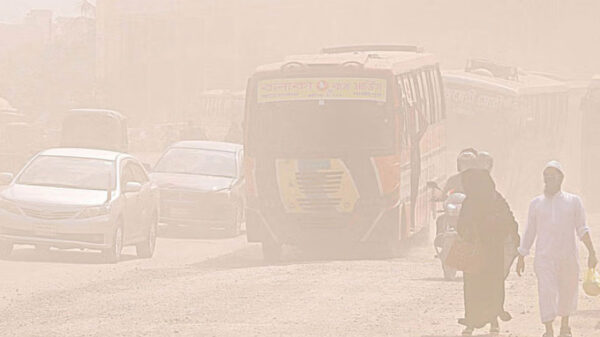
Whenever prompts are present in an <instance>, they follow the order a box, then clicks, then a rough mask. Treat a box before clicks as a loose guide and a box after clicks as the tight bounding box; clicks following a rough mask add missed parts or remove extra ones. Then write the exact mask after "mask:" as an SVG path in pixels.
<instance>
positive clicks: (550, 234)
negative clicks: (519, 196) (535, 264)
mask: <svg viewBox="0 0 600 337" xmlns="http://www.w3.org/2000/svg"><path fill="white" fill-rule="evenodd" d="M587 232H589V228H588V227H587V225H586V223H585V210H584V209H583V204H582V202H581V199H580V198H579V197H578V196H576V195H574V194H570V193H566V192H558V193H556V194H555V195H553V196H550V197H548V196H546V195H540V196H538V197H537V198H535V199H533V201H531V204H530V205H529V217H528V222H527V228H526V229H525V233H524V234H523V238H522V240H521V246H520V247H519V253H520V254H521V255H523V256H526V255H529V251H530V249H531V246H532V245H533V242H534V241H536V237H537V243H536V249H535V256H536V259H538V258H543V259H546V258H550V259H553V260H554V259H572V258H575V259H577V257H578V253H577V242H576V239H575V234H577V236H579V239H581V238H583V236H584V235H585V234H586V233H587Z"/></svg>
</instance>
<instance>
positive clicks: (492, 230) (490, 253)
mask: <svg viewBox="0 0 600 337" xmlns="http://www.w3.org/2000/svg"><path fill="white" fill-rule="evenodd" d="M462 180H463V187H464V189H465V193H466V195H467V198H466V199H465V201H464V202H463V204H462V208H461V212H460V216H459V219H458V228H457V229H458V233H459V235H461V237H463V238H465V239H468V240H478V241H479V242H480V243H481V245H480V247H481V250H480V254H481V255H482V258H483V260H484V261H485V263H484V267H483V269H482V270H481V271H480V272H479V273H473V274H472V273H464V279H463V280H464V300H465V318H464V319H463V320H460V322H461V323H462V324H464V325H467V326H470V327H474V328H481V327H483V326H485V325H486V324H488V323H490V322H493V321H496V319H497V318H498V316H502V317H506V314H505V311H504V296H505V294H504V278H505V277H504V276H505V274H504V245H505V242H506V239H507V237H508V236H511V237H513V238H514V237H517V238H518V231H517V230H518V225H517V222H516V221H515V219H514V216H513V214H512V212H511V211H510V208H509V206H508V203H507V202H506V200H504V198H503V197H502V196H501V195H500V194H499V193H498V192H496V189H495V184H494V182H493V180H492V178H491V177H490V175H489V173H488V172H487V171H485V170H468V171H465V172H464V173H463V175H462Z"/></svg>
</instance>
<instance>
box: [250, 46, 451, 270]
mask: <svg viewBox="0 0 600 337" xmlns="http://www.w3.org/2000/svg"><path fill="white" fill-rule="evenodd" d="M444 120H445V105H444V93H443V87H442V80H441V73H440V70H439V65H438V61H437V60H436V59H435V57H434V56H433V55H432V54H428V53H425V52H423V51H422V49H420V48H417V47H412V46H389V45H387V46H351V47H337V48H328V49H324V50H323V51H322V52H321V53H320V54H313V55H298V56H290V57H287V58H286V59H285V60H284V61H283V62H280V63H275V64H268V65H263V66H260V67H258V68H257V70H256V71H255V72H254V74H253V75H252V76H251V78H250V79H249V81H248V86H247V92H246V109H245V118H244V145H245V152H246V157H245V164H244V165H245V186H246V199H247V209H246V228H247V237H248V241H249V242H260V243H262V249H263V255H264V257H265V259H267V260H277V259H279V258H280V256H281V247H282V245H294V246H299V247H301V248H302V247H312V246H314V245H325V246H331V245H334V244H337V245H344V246H347V245H360V246H362V245H363V243H364V245H366V246H371V245H373V246H378V247H390V248H393V247H394V246H395V244H397V243H398V242H400V240H402V239H406V238H408V237H410V236H411V235H413V234H415V233H418V232H422V231H424V230H427V229H428V224H429V221H430V220H431V219H430V218H431V210H430V206H431V205H430V204H429V199H428V198H429V197H430V196H427V193H428V192H427V188H426V185H427V184H426V182H427V181H440V182H441V181H443V180H444V179H445V174H444V169H445V166H446V164H445V163H444V152H445V148H444V138H445V136H444V132H445V126H444ZM389 251H390V250H388V252H389Z"/></svg>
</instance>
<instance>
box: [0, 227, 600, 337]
mask: <svg viewBox="0 0 600 337" xmlns="http://www.w3.org/2000/svg"><path fill="white" fill-rule="evenodd" d="M593 227H594V228H597V230H595V233H596V236H595V237H594V239H595V243H596V244H597V246H598V247H600V240H599V239H600V226H598V225H594V226H593ZM162 234H163V236H162V237H161V238H159V241H158V246H157V251H156V255H155V257H154V258H152V259H149V260H140V259H136V258H135V257H134V256H132V255H131V254H132V253H133V250H132V249H128V250H127V252H126V253H127V254H126V256H125V261H123V262H121V263H119V264H117V265H107V264H103V263H101V259H100V256H99V255H98V254H96V253H91V252H90V253H87V252H79V251H68V252H64V251H63V252H60V251H51V252H50V254H48V255H45V254H41V253H38V252H36V251H35V250H33V249H18V250H17V251H16V252H15V253H14V255H13V257H12V258H11V260H9V261H0V270H1V271H2V274H1V278H0V286H1V287H0V301H1V302H0V303H1V305H0V317H2V319H1V321H0V335H1V336H261V337H263V336H319V337H320V336H336V337H337V336H410V337H413V336H414V337H452V336H457V335H459V334H460V331H461V328H460V327H459V326H458V324H457V323H456V319H457V318H459V317H462V283H461V281H460V280H457V281H455V282H447V281H444V280H443V279H442V277H441V276H442V273H441V268H440V266H439V264H438V261H437V260H435V259H433V252H432V249H431V248H430V245H429V244H427V245H422V246H415V247H412V248H411V249H410V250H408V251H406V252H405V253H404V254H403V255H402V256H399V257H396V258H393V259H385V260H369V259H349V260H346V259H340V258H332V257H331V256H319V255H317V256H315V255H308V254H306V253H305V252H301V251H298V250H293V249H286V251H285V253H284V261H283V262H282V263H280V264H277V265H265V264H264V263H263V262H262V258H261V253H260V247H259V246H257V245H249V244H246V243H245V238H244V237H243V236H239V237H237V238H233V239H222V238H219V237H212V238H204V237H191V238H190V235H189V233H181V232H173V231H165V230H164V229H163V231H162ZM165 236H166V237H165ZM585 256H587V255H585V254H582V261H583V257H585ZM527 262H528V265H527V267H528V268H527V270H526V275H525V276H524V277H523V278H518V277H517V276H516V275H514V274H513V275H511V276H510V277H509V279H508V282H507V302H506V307H507V309H508V310H509V311H510V312H511V313H512V314H513V316H514V319H513V320H512V321H511V322H508V323H504V324H502V325H501V327H502V331H503V336H522V337H539V336H541V334H542V332H543V331H542V326H541V325H540V324H539V319H538V309H537V295H536V281H535V277H534V275H533V271H532V261H531V260H528V261H527ZM580 296H581V301H580V307H579V309H580V310H579V312H578V313H577V315H575V317H573V319H572V325H573V331H574V333H575V334H574V335H575V336H581V337H597V336H600V298H588V297H586V296H585V295H583V294H581V295H580ZM557 328H558V327H557ZM485 332H486V330H483V331H482V334H481V335H482V336H485Z"/></svg>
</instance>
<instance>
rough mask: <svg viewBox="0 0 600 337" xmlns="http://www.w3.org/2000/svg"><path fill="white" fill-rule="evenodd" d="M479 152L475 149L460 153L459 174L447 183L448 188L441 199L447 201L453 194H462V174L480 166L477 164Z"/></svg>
mask: <svg viewBox="0 0 600 337" xmlns="http://www.w3.org/2000/svg"><path fill="white" fill-rule="evenodd" d="M477 154H478V152H477V150H475V149H473V148H468V149H464V150H462V151H460V153H459V154H458V158H456V169H457V170H458V172H457V173H456V174H454V175H452V176H450V178H448V180H447V181H446V186H444V189H443V190H442V195H441V197H442V198H443V199H445V198H446V197H448V195H449V194H451V193H462V192H463V187H462V179H461V176H460V174H461V173H462V172H464V171H466V170H468V169H471V168H476V167H477V166H478V162H477Z"/></svg>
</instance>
